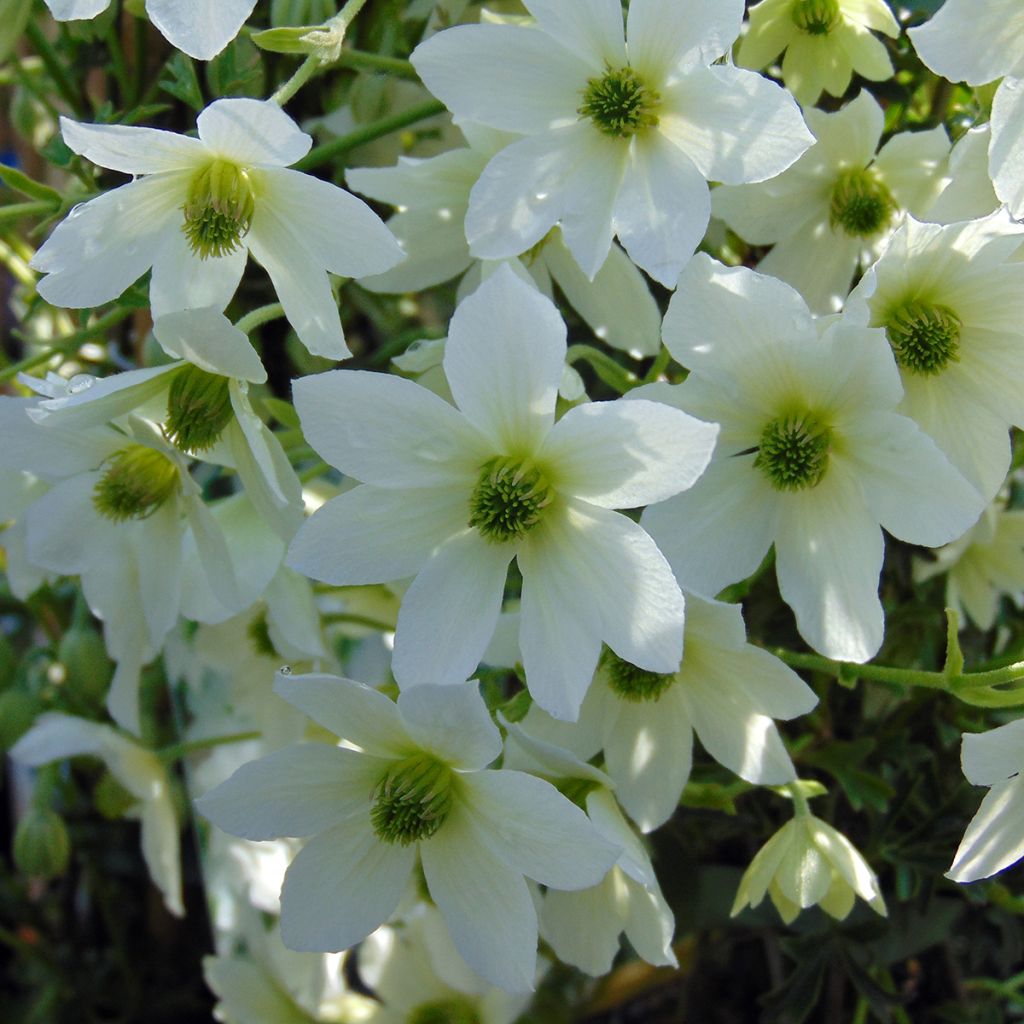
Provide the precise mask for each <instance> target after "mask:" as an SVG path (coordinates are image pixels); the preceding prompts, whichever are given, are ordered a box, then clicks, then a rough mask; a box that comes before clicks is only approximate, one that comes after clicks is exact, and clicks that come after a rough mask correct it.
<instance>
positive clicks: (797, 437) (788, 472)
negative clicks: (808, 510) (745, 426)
mask: <svg viewBox="0 0 1024 1024" xmlns="http://www.w3.org/2000/svg"><path fill="white" fill-rule="evenodd" d="M831 444H832V433H831V431H830V430H829V429H828V427H826V426H825V425H824V424H822V423H820V422H819V421H818V420H817V418H816V417H815V416H813V415H811V414H810V413H805V414H803V415H790V416H780V417H778V418H777V419H774V420H772V421H771V422H770V423H769V424H768V425H767V426H766V427H765V428H764V430H763V431H761V444H760V446H759V448H758V453H757V458H756V459H754V465H755V466H757V468H758V469H760V470H761V472H763V473H764V475H765V476H766V477H768V480H769V481H770V482H771V485H772V486H773V487H774V488H775V489H776V490H778V491H799V490H803V489H804V488H806V487H814V486H815V485H817V484H819V483H821V480H822V477H824V475H825V471H826V470H827V469H828V457H829V449H830V447H831Z"/></svg>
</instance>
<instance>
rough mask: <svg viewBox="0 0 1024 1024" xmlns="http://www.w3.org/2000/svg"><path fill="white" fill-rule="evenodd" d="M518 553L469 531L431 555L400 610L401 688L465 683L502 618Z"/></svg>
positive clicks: (397, 656) (395, 668)
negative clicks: (511, 565) (510, 568)
mask: <svg viewBox="0 0 1024 1024" xmlns="http://www.w3.org/2000/svg"><path fill="white" fill-rule="evenodd" d="M513 555H515V547H514V545H511V544H493V543H491V542H490V541H488V540H485V539H484V538H483V537H482V536H481V535H480V534H479V533H478V532H477V531H476V530H466V531H464V532H463V533H460V534H457V535H456V536H454V537H452V538H451V540H449V541H447V542H446V543H445V544H444V545H443V546H442V547H440V548H439V549H438V550H437V551H436V552H435V554H434V555H432V556H431V558H430V560H429V561H428V562H427V563H426V565H425V566H424V567H423V568H422V569H421V570H420V573H419V575H418V576H417V577H416V579H415V580H413V583H412V586H411V587H409V589H408V590H407V591H406V593H405V598H404V599H403V600H402V607H401V610H400V611H399V613H398V626H397V629H396V632H395V653H394V659H393V662H392V669H391V670H392V672H393V673H394V676H395V679H396V680H397V681H398V685H399V686H400V687H402V688H405V687H407V686H417V685H419V684H421V683H461V682H462V681H463V680H465V679H468V678H469V676H471V675H472V674H473V673H474V672H475V671H476V667H477V665H478V664H479V663H480V658H481V657H482V656H483V653H484V651H485V650H486V649H487V644H488V642H489V641H490V639H491V636H492V635H493V633H494V627H495V625H496V624H497V621H498V613H499V612H500V611H501V601H502V596H503V594H504V592H505V578H506V576H507V575H508V564H509V562H510V561H511V560H512V557H513Z"/></svg>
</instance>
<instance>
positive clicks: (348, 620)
mask: <svg viewBox="0 0 1024 1024" xmlns="http://www.w3.org/2000/svg"><path fill="white" fill-rule="evenodd" d="M323 622H324V624H325V625H328V624H332V623H343V624H346V625H350V626H365V627H366V628H367V629H375V630H377V632H378V633H393V632H394V631H395V626H394V623H391V622H380V621H379V620H377V619H371V618H369V617H367V616H366V615H349V614H348V613H347V612H332V613H331V614H329V615H325V616H324V617H323Z"/></svg>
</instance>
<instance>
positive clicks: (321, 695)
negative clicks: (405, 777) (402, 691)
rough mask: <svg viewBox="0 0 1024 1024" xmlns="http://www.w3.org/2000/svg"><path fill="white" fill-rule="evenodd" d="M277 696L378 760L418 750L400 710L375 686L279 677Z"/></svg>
mask: <svg viewBox="0 0 1024 1024" xmlns="http://www.w3.org/2000/svg"><path fill="white" fill-rule="evenodd" d="M274 692H275V693H276V694H277V695H278V696H279V697H283V698H284V699H285V700H286V701H288V703H289V704H292V705H294V706H295V707H297V708H298V709H299V710H300V711H301V712H302V713H303V714H305V715H308V716H309V717H310V718H312V719H313V721H314V722H316V723H318V724H319V725H322V726H323V727H324V728H325V729H329V730H330V731H331V732H333V733H334V734H335V736H337V737H339V738H340V739H343V740H346V741H347V742H349V743H354V744H356V746H359V747H361V748H362V749H363V750H365V751H366V752H367V753H368V754H371V755H373V756H374V757H391V758H402V757H406V756H408V754H409V752H410V751H411V750H413V749H415V743H413V741H412V739H411V738H410V737H409V734H408V732H407V730H406V728H405V725H404V724H403V723H402V716H401V714H400V713H399V710H398V706H397V705H396V704H395V702H394V701H393V700H391V699H390V698H389V697H385V696H384V694H383V693H381V692H380V691H379V690H375V689H373V687H371V686H365V685H364V684H363V683H357V682H355V681H354V680H352V679H343V678H341V677H340V676H329V675H318V674H309V675H301V676H290V675H284V674H282V673H278V675H277V678H276V680H275V682H274Z"/></svg>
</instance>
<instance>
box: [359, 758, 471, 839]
mask: <svg viewBox="0 0 1024 1024" xmlns="http://www.w3.org/2000/svg"><path fill="white" fill-rule="evenodd" d="M452 781H453V780H452V771H451V769H450V768H449V767H448V766H447V765H446V764H443V763H442V762H441V761H438V760H437V758H435V757H431V756H430V755H429V754H416V755H414V756H413V757H407V758H406V759H405V760H403V761H397V762H395V763H394V764H393V765H391V767H390V768H389V769H388V771H387V774H386V775H385V776H384V778H382V779H381V780H380V782H379V783H378V784H377V789H376V790H375V793H374V801H373V807H372V809H371V810H370V820H371V822H372V823H373V830H374V832H376V833H377V836H378V837H379V838H380V839H382V840H383V841H384V842H386V843H400V844H401V845H402V846H408V845H409V844H410V843H415V842H417V841H418V840H420V839H429V838H430V837H431V836H432V835H433V834H434V833H435V832H436V831H437V830H438V829H439V828H440V827H441V826H442V825H443V824H444V823H445V820H446V819H447V817H448V814H449V812H450V811H451V809H452V798H453V794H452Z"/></svg>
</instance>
